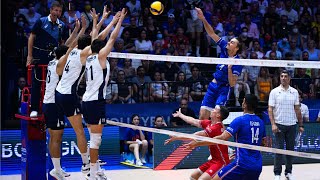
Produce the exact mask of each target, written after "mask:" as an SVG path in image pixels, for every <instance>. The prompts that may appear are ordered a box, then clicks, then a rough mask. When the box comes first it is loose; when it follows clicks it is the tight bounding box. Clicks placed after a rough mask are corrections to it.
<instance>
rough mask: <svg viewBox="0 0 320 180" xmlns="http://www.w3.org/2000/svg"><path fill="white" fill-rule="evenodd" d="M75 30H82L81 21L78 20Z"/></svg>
mask: <svg viewBox="0 0 320 180" xmlns="http://www.w3.org/2000/svg"><path fill="white" fill-rule="evenodd" d="M75 29H77V30H78V29H80V21H79V19H76V26H75Z"/></svg>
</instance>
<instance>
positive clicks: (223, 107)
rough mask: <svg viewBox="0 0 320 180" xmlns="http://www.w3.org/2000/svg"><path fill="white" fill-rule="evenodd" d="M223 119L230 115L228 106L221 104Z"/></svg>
mask: <svg viewBox="0 0 320 180" xmlns="http://www.w3.org/2000/svg"><path fill="white" fill-rule="evenodd" d="M220 115H221V121H223V120H225V119H226V118H227V117H228V116H229V110H228V108H227V107H226V106H220Z"/></svg>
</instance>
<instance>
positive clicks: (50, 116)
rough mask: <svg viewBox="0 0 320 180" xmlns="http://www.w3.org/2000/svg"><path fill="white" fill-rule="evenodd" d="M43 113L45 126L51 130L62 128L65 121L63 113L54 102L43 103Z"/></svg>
mask: <svg viewBox="0 0 320 180" xmlns="http://www.w3.org/2000/svg"><path fill="white" fill-rule="evenodd" d="M42 107H43V114H44V119H45V121H46V126H47V128H50V129H52V130H61V129H64V126H65V121H64V116H63V114H62V113H61V112H60V111H58V107H57V106H56V104H55V103H49V104H45V103H44V104H43V106H42Z"/></svg>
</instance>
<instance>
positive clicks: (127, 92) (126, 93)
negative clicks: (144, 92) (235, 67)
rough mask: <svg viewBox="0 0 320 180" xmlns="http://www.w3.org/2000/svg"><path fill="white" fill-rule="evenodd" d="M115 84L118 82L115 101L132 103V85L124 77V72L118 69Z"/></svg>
mask: <svg viewBox="0 0 320 180" xmlns="http://www.w3.org/2000/svg"><path fill="white" fill-rule="evenodd" d="M117 84H118V99H117V103H122V104H134V103H135V101H134V99H133V98H132V97H133V87H132V85H131V84H130V83H129V82H128V81H127V80H126V79H125V72H124V71H123V70H119V71H118V77H117Z"/></svg>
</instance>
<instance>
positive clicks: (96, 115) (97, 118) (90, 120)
mask: <svg viewBox="0 0 320 180" xmlns="http://www.w3.org/2000/svg"><path fill="white" fill-rule="evenodd" d="M82 110H83V118H84V120H85V121H86V123H87V124H106V107H105V101H104V100H96V101H82Z"/></svg>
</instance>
